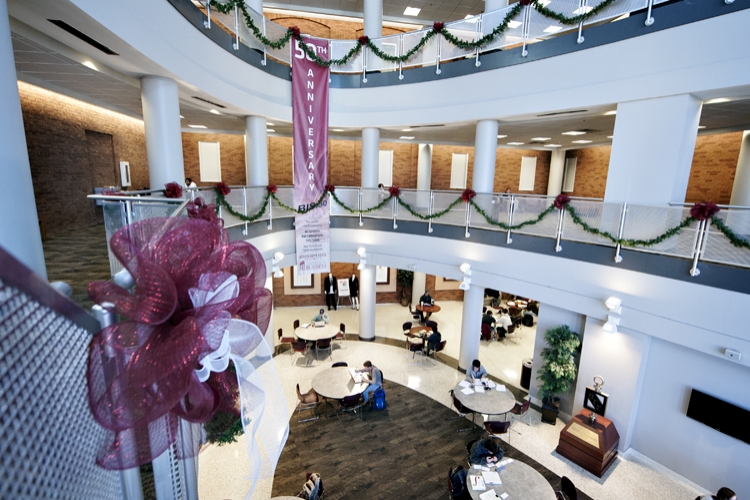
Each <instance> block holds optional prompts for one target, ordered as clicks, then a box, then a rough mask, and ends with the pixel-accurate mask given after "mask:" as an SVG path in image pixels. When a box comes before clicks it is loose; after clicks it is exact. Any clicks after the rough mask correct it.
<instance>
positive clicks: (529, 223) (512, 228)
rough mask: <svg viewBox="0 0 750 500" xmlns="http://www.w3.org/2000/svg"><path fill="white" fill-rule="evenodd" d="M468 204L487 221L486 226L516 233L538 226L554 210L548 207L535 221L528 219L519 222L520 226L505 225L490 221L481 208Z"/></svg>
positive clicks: (552, 207)
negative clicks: (519, 230)
mask: <svg viewBox="0 0 750 500" xmlns="http://www.w3.org/2000/svg"><path fill="white" fill-rule="evenodd" d="M469 203H470V204H471V206H472V207H474V210H476V211H477V213H478V214H479V215H481V216H482V217H483V218H484V220H485V221H487V224H490V225H492V226H497V227H500V228H502V229H504V230H505V231H516V230H518V229H521V228H523V227H526V226H532V225H534V224H538V223H540V222H542V219H544V218H545V217H547V216H548V215H549V214H550V213H552V211H553V210H554V209H555V206H554V205H550V206H548V207H547V208H546V209H545V210H544V211H543V212H542V213H540V214H539V215H538V216H537V218H536V219H529V220H527V221H524V222H521V223H520V224H506V223H504V222H499V221H496V220H492V217H490V216H489V214H487V212H485V211H484V209H483V208H482V207H480V206H479V205H477V204H476V202H475V201H474V200H471V201H469Z"/></svg>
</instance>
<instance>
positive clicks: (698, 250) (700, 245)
mask: <svg viewBox="0 0 750 500" xmlns="http://www.w3.org/2000/svg"><path fill="white" fill-rule="evenodd" d="M706 222H707V221H706V220H702V221H700V223H699V224H698V231H697V232H698V234H697V236H698V237H697V238H696V242H695V245H694V246H693V265H692V267H691V268H690V276H692V277H696V276H698V275H699V274H700V273H701V271H700V269H698V261H699V260H700V258H701V255H702V254H703V249H704V248H705V241H706V236H707V235H706V232H707V227H708V224H707V223H706Z"/></svg>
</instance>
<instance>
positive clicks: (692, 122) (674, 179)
mask: <svg viewBox="0 0 750 500" xmlns="http://www.w3.org/2000/svg"><path fill="white" fill-rule="evenodd" d="M702 105H703V103H702V101H700V100H699V99H696V98H695V97H693V96H691V95H689V94H683V95H675V96H669V97H660V98H657V99H646V100H642V101H633V102H625V103H620V104H619V105H618V106H617V120H616V121H615V135H614V139H613V140H612V154H611V156H610V160H609V173H608V174H607V187H606V190H605V192H604V201H605V202H613V203H622V202H628V203H635V204H643V205H667V204H669V202H672V201H674V202H678V203H682V202H684V201H685V193H686V192H687V184H688V178H689V176H690V167H691V164H692V161H693V152H694V151H695V139H696V137H697V135H698V121H699V120H700V114H701V108H702Z"/></svg>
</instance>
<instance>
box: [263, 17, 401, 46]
mask: <svg viewBox="0 0 750 500" xmlns="http://www.w3.org/2000/svg"><path fill="white" fill-rule="evenodd" d="M265 16H266V17H267V18H268V19H270V20H272V21H273V22H275V23H276V24H279V25H281V26H284V27H285V28H290V27H292V26H297V27H298V28H299V29H300V30H301V31H302V33H305V34H307V35H312V36H317V37H321V38H332V39H334V40H356V39H357V38H359V37H360V36H362V35H363V34H364V24H363V23H362V22H356V21H343V20H338V19H316V18H314V17H300V16H294V17H290V16H288V15H286V14H272V13H270V12H266V13H265ZM405 32H406V30H402V29H398V28H390V27H388V26H383V36H388V35H395V34H398V33H405Z"/></svg>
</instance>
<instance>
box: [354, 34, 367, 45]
mask: <svg viewBox="0 0 750 500" xmlns="http://www.w3.org/2000/svg"><path fill="white" fill-rule="evenodd" d="M357 41H358V42H359V44H360V45H367V44H368V43H370V37H369V36H367V35H362V36H361V37H359V38H357Z"/></svg>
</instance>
